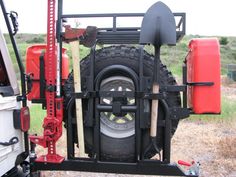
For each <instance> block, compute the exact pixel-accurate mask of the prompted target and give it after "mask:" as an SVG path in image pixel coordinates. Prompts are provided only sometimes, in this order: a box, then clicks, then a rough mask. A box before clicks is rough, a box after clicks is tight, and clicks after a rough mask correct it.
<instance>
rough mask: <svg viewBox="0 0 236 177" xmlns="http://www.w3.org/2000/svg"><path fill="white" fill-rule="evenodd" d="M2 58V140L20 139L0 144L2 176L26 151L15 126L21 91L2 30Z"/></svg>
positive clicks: (0, 87)
mask: <svg viewBox="0 0 236 177" xmlns="http://www.w3.org/2000/svg"><path fill="white" fill-rule="evenodd" d="M0 60H1V61H0V62H1V63H0V64H1V65H5V66H0V67H2V72H0V74H1V75H2V77H1V76H0V142H1V143H2V142H3V143H4V142H9V140H10V139H11V138H13V137H17V138H18V140H19V142H17V143H15V144H13V145H8V146H5V145H1V144H0V176H2V175H4V174H5V173H7V172H8V171H9V170H11V169H12V168H14V167H15V162H16V159H17V156H18V155H19V154H21V153H22V152H24V142H23V132H22V131H21V130H17V129H15V128H14V122H13V111H14V109H20V107H21V103H20V102H17V100H16V97H17V95H19V93H20V92H19V88H18V83H17V79H16V73H15V71H14V68H13V64H12V60H11V58H10V55H9V52H8V49H7V46H6V42H5V39H4V36H3V34H2V32H1V30H0ZM3 67H5V69H4V68H3ZM0 70H1V68H0ZM3 70H4V71H5V72H3ZM3 73H4V74H5V78H7V79H8V82H7V83H8V84H4V81H1V78H4V76H3Z"/></svg>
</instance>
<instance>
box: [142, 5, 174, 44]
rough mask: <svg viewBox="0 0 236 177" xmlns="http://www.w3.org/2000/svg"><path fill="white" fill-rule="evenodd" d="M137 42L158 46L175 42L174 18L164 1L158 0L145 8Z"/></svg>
mask: <svg viewBox="0 0 236 177" xmlns="http://www.w3.org/2000/svg"><path fill="white" fill-rule="evenodd" d="M139 43H140V44H153V45H154V46H158V47H160V46H161V45H164V44H167V45H175V44H176V24H175V18H174V15H173V13H172V12H171V10H170V9H169V7H168V6H166V5H165V4H164V3H162V2H160V1H159V2H157V3H155V4H154V5H152V6H151V7H150V8H149V9H148V10H147V12H146V14H145V15H144V18H143V21H142V26H141V32H140V40H139Z"/></svg>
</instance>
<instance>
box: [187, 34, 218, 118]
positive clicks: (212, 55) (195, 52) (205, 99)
mask: <svg viewBox="0 0 236 177" xmlns="http://www.w3.org/2000/svg"><path fill="white" fill-rule="evenodd" d="M186 62H187V83H188V89H187V92H188V106H189V107H190V108H192V110H193V112H194V113H196V114H204V113H214V114H217V113H220V111H221V95H220V45H219V42H218V40H217V39H215V38H209V39H208V38H201V39H193V40H191V41H190V43H189V53H188V55H187V57H186ZM199 83H201V84H199ZM204 83H212V84H213V85H209V84H208V85H207V84H206V85H204Z"/></svg>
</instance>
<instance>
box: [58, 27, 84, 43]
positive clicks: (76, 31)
mask: <svg viewBox="0 0 236 177" xmlns="http://www.w3.org/2000/svg"><path fill="white" fill-rule="evenodd" d="M85 32H86V29H84V28H71V26H70V25H66V26H65V33H64V35H63V37H64V40H65V41H66V42H70V41H74V40H78V39H79V38H80V37H81V36H83V35H84V34H85Z"/></svg>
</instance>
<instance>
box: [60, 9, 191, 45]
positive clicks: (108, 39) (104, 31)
mask: <svg viewBox="0 0 236 177" xmlns="http://www.w3.org/2000/svg"><path fill="white" fill-rule="evenodd" d="M173 14H174V16H175V17H179V20H178V22H176V23H177V24H176V40H177V41H180V40H181V39H182V38H183V36H184V35H185V30H186V17H185V13H173ZM144 15H145V14H144V13H109V14H65V15H61V18H62V19H69V18H80V19H83V18H112V27H110V28H99V27H98V35H97V43H100V44H138V43H139V35H140V28H141V27H117V18H120V17H124V18H126V17H143V16H144ZM124 20H125V19H124ZM140 25H141V24H140Z"/></svg>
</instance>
